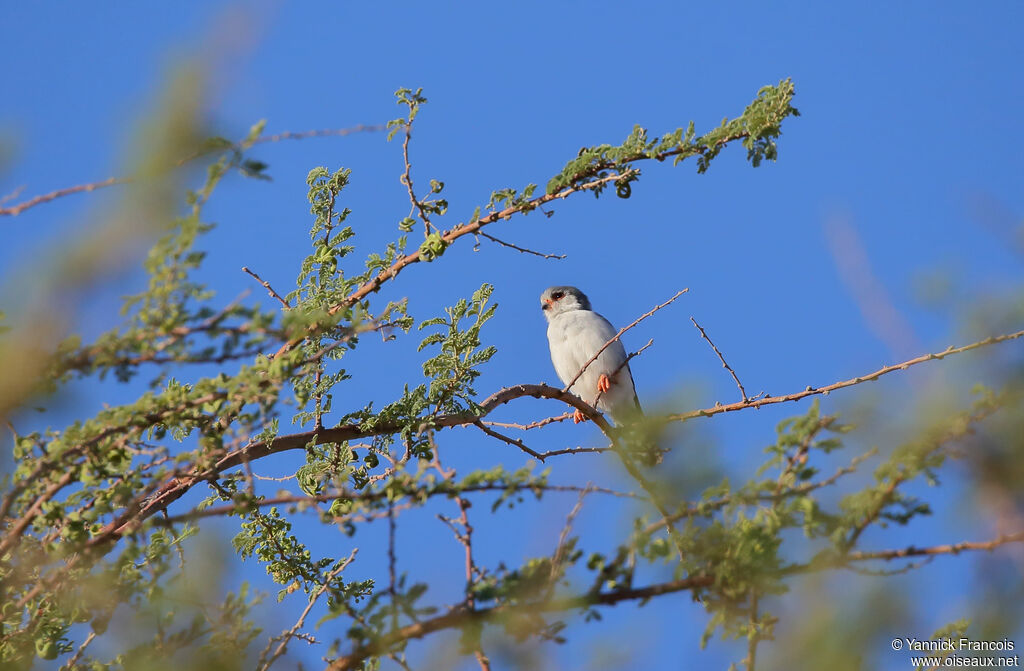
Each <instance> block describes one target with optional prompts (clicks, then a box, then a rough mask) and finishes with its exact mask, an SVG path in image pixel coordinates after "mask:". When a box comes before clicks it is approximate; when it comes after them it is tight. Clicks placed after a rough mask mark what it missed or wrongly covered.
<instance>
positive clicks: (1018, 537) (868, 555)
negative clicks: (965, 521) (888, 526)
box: [843, 531, 1024, 561]
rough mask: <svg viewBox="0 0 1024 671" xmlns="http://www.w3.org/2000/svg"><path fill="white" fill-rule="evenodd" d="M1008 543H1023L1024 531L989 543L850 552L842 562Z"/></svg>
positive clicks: (930, 553) (924, 555)
mask: <svg viewBox="0 0 1024 671" xmlns="http://www.w3.org/2000/svg"><path fill="white" fill-rule="evenodd" d="M1009 543H1024V531H1018V532H1017V533H1012V534H1004V535H1002V536H999V537H998V538H995V539H993V540H990V541H981V542H970V541H964V542H962V543H952V544H948V545H933V546H931V547H923V548H919V547H915V546H913V545H911V546H909V547H905V548H901V549H899V550H878V551H875V552H850V553H848V554H846V555H844V556H843V559H844V560H849V561H870V560H872V559H883V560H885V561H891V560H893V559H903V558H905V557H932V556H936V555H946V554H954V555H955V554H960V553H961V552H964V551H965V550H993V549H995V548H997V547H999V546H1000V545H1007V544H1009Z"/></svg>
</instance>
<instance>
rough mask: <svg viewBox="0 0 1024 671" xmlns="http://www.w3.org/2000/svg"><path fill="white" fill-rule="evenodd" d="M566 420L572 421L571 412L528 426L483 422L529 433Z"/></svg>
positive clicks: (546, 418) (513, 423)
mask: <svg viewBox="0 0 1024 671" xmlns="http://www.w3.org/2000/svg"><path fill="white" fill-rule="evenodd" d="M567 419H572V413H571V412H563V413H562V414H561V415H555V416H554V417H545V418H544V419H540V420H537V421H536V422H530V423H529V424H519V423H517V422H484V424H486V425H488V426H501V427H504V428H506V429H521V430H523V431H529V430H530V429H539V428H540V427H542V426H547V425H548V424H553V423H555V422H564V421H565V420H567Z"/></svg>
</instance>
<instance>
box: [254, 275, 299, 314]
mask: <svg viewBox="0 0 1024 671" xmlns="http://www.w3.org/2000/svg"><path fill="white" fill-rule="evenodd" d="M242 270H243V271H245V272H247V273H249V274H250V275H252V276H253V278H255V279H256V281H257V282H259V283H260V284H261V285H263V288H264V289H266V290H267V293H268V294H270V295H271V296H272V297H274V298H276V299H277V300H279V301H281V305H283V306H284V307H285V308H286V309H288V310H291V309H292V306H291V305H289V304H288V301H286V300H285V299H283V298H281V295H280V294H279V293H277V292H276V291H274V287H272V286H270V282H267V281H266V280H264V279H263V278H262V277H260V276H259V275H257V274H256V273H255V272H254V271H252V270H249V268H247V267H246V266H242Z"/></svg>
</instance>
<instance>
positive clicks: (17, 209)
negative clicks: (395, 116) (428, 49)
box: [0, 124, 386, 216]
mask: <svg viewBox="0 0 1024 671" xmlns="http://www.w3.org/2000/svg"><path fill="white" fill-rule="evenodd" d="M385 128H386V126H376V125H365V124H360V125H358V126H353V127H351V128H336V129H325V130H311V131H304V132H299V133H291V132H285V133H277V134H276V135H265V136H261V137H258V138H256V139H255V140H254V141H253V144H262V143H265V142H278V141H280V140H301V139H304V138H309V137H326V136H328V135H335V136H341V135H351V134H352V133H364V132H373V131H381V130H385ZM205 155H206V152H197V153H195V154H192V155H190V156H188V157H186V158H184V159H182V160H180V161H178V163H177V165H179V166H180V165H183V164H185V163H187V162H189V161H190V160H193V159H196V158H199V157H201V156H205ZM133 181H135V180H134V178H132V177H109V178H107V179H104V180H101V181H98V182H90V183H88V184H77V185H75V186H69V187H66V188H63V189H57V190H56V191H51V192H50V193H44V194H41V195H38V196H34V197H32V198H29V199H28V200H24V201H22V202H20V203H18V204H17V205H12V206H10V207H0V216H16V215H19V214H21V213H22V212H24V211H25V210H27V209H29V208H30V207H35V206H36V205H41V204H43V203H48V202H50V201H53V200H56V199H58V198H62V197H64V196H70V195H72V194H75V193H85V192H89V191H95V190H96V189H102V188H105V187H108V186H114V185H117V184H129V183H131V182H133ZM15 193H17V192H15ZM5 200H6V198H5ZM0 204H2V203H0Z"/></svg>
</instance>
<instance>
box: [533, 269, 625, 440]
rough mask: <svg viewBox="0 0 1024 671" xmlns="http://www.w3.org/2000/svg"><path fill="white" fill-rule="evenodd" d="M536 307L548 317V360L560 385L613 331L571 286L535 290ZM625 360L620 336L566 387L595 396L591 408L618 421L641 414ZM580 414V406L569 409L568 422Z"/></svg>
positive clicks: (585, 397)
mask: <svg viewBox="0 0 1024 671" xmlns="http://www.w3.org/2000/svg"><path fill="white" fill-rule="evenodd" d="M540 306H541V309H542V310H543V311H544V316H545V317H546V318H547V320H548V346H549V347H550V348H551V363H553V364H554V365H555V372H556V373H558V377H559V379H560V380H561V381H562V384H569V383H570V382H572V381H573V378H575V377H576V376H577V375H578V374H579V372H580V370H581V369H582V368H583V367H584V366H585V365H586V364H587V362H588V361H590V360H591V359H592V358H593V357H594V355H595V354H597V352H598V351H599V350H600V349H601V348H602V347H604V345H605V343H607V342H608V341H609V340H611V339H612V338H614V337H615V334H616V333H617V331H616V330H615V327H614V326H612V325H611V324H610V323H609V322H608V320H607V319H605V318H604V317H602V316H601V315H599V314H597V313H596V312H594V311H593V310H591V309H590V301H589V300H588V299H587V297H586V296H585V295H584V294H583V292H582V291H580V290H579V289H577V288H576V287H549V288H548V289H545V290H544V293H542V294H541V295H540ZM627 361H628V359H627V357H626V349H625V347H623V346H622V341H620V340H616V341H615V342H613V343H611V344H610V345H608V347H606V348H605V350H604V351H603V352H601V355H600V356H598V357H597V359H596V360H595V361H593V362H592V363H591V364H590V365H589V366H587V368H586V370H585V371H583V374H582V375H580V376H579V379H578V380H576V382H574V383H573V385H572V386H571V387H570V388H569V391H571V392H573V393H574V394H576V395H577V396H579V397H580V398H582V399H583V400H584V401H586V402H587V403H589V404H590V405H595V401H596V406H595V407H596V408H597V409H598V410H600V411H601V412H604V413H608V414H609V415H611V417H612V419H613V420H614V421H615V423H616V424H617V425H620V426H621V425H623V424H628V423H630V422H633V421H635V420H636V419H637V418H638V417H641V416H643V411H642V410H641V408H640V401H639V400H637V397H636V388H635V387H634V386H633V373H632V372H631V371H630V370H629V364H628V363H627ZM585 419H586V417H585V416H584V415H583V413H582V412H580V411H579V410H577V411H576V412H575V413H573V421H575V422H577V423H579V422H582V421H584V420H585Z"/></svg>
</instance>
